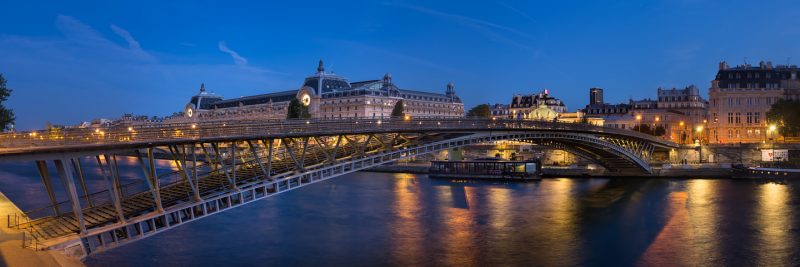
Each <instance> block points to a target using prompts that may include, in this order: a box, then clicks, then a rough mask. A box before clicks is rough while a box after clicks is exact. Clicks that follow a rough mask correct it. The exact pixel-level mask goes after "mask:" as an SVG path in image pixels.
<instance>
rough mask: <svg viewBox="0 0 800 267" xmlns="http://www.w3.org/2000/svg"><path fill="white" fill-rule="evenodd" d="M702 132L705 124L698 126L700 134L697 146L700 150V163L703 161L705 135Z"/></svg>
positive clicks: (698, 155)
mask: <svg viewBox="0 0 800 267" xmlns="http://www.w3.org/2000/svg"><path fill="white" fill-rule="evenodd" d="M702 133H703V125H700V126H697V135H698V136H700V137H699V138H698V139H697V148H698V150H697V157H698V159H697V161H698V162H699V163H703V137H702V136H703V135H702Z"/></svg>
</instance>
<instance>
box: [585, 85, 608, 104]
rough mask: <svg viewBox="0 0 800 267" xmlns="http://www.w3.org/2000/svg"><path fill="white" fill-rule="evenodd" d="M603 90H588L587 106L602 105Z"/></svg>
mask: <svg viewBox="0 0 800 267" xmlns="http://www.w3.org/2000/svg"><path fill="white" fill-rule="evenodd" d="M603 103H605V102H603V88H589V105H600V104H603Z"/></svg>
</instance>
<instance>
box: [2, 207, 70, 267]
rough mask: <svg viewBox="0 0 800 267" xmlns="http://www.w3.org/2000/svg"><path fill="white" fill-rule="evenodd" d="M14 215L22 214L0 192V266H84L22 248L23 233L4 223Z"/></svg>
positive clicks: (50, 252)
mask: <svg viewBox="0 0 800 267" xmlns="http://www.w3.org/2000/svg"><path fill="white" fill-rule="evenodd" d="M15 213H16V214H22V212H21V211H20V210H19V208H18V207H17V206H16V205H14V203H13V202H11V200H9V199H8V198H7V197H6V196H5V195H4V194H3V193H2V192H0V215H2V219H3V221H2V223H0V266H10V267H16V266H19V267H28V266H84V265H83V263H82V262H81V261H79V260H77V259H74V258H70V257H67V256H66V255H63V254H60V253H58V252H55V251H51V250H46V251H35V250H33V249H30V248H23V247H22V238H23V232H22V231H20V230H17V229H13V228H8V224H7V222H6V216H7V215H8V214H15Z"/></svg>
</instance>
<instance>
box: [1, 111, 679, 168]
mask: <svg viewBox="0 0 800 267" xmlns="http://www.w3.org/2000/svg"><path fill="white" fill-rule="evenodd" d="M491 130H521V131H535V130H549V131H567V132H584V133H593V134H607V135H620V136H625V137H629V138H635V139H640V140H644V141H647V142H648V143H651V144H655V145H658V146H662V147H677V145H676V144H674V143H672V142H668V141H665V140H662V139H660V138H657V137H654V136H651V135H647V134H643V133H639V132H635V131H631V130H624V129H616V128H609V127H602V126H594V125H590V124H584V123H561V122H548V121H521V120H512V119H498V120H487V119H467V118H460V119H453V118H415V119H411V120H403V119H353V118H350V119H313V120H297V121H294V120H289V121H232V122H202V123H173V124H147V125H138V126H127V125H118V126H109V127H103V128H93V129H89V128H70V129H53V130H43V131H29V132H16V133H2V134H0V160H2V159H3V158H13V157H25V156H31V155H32V156H34V157H37V158H39V159H41V158H42V157H44V156H45V155H49V154H63V153H73V154H75V153H78V154H80V153H85V154H87V155H93V154H94V153H96V151H98V150H105V151H108V150H115V149H117V150H124V149H131V148H143V147H151V146H160V145H170V144H178V143H197V142H219V141H230V140H244V139H250V138H282V137H300V136H319V135H335V134H375V133H403V132H414V133H419V132H442V131H472V132H476V131H491Z"/></svg>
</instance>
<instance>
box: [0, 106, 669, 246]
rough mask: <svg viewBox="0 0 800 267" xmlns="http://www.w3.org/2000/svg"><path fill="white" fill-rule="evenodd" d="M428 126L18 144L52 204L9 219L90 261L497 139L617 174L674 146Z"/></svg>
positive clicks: (510, 127) (504, 128) (497, 127)
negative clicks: (161, 167)
mask: <svg viewBox="0 0 800 267" xmlns="http://www.w3.org/2000/svg"><path fill="white" fill-rule="evenodd" d="M426 123H427V124H429V125H430V126H427V127H421V126H416V125H423V122H422V121H420V122H419V123H418V124H411V123H408V122H396V123H395V124H388V125H387V124H386V123H384V124H381V123H377V124H373V125H372V126H371V127H365V128H367V129H368V130H367V131H360V132H359V131H354V130H353V129H345V130H341V129H340V128H342V127H338V128H336V129H340V130H336V131H345V132H346V131H347V130H349V131H350V132H354V133H353V134H346V133H321V132H320V131H317V132H315V133H313V134H311V133H307V132H306V133H304V132H303V128H302V127H298V128H294V129H292V130H286V129H284V131H285V132H287V133H288V134H285V136H286V137H275V136H274V135H261V136H259V135H253V134H247V135H239V136H231V135H222V134H220V135H219V136H216V137H209V136H204V137H203V138H194V139H193V140H192V139H189V140H187V139H186V138H182V139H179V140H173V141H169V140H167V141H164V140H159V142H152V143H144V144H143V143H136V144H133V145H129V144H124V143H123V144H114V145H111V146H109V145H105V144H104V145H102V146H95V147H92V146H87V147H84V148H82V149H63V148H59V147H55V148H52V147H51V148H47V147H45V149H30V150H28V151H27V152H25V151H24V150H23V152H20V150H18V149H14V148H13V147H12V148H11V149H9V150H8V151H11V152H9V153H7V154H6V155H10V156H9V157H10V158H20V157H23V156H34V157H38V158H40V159H38V160H36V166H37V169H38V170H39V174H40V176H41V178H42V181H43V184H44V186H45V188H46V190H47V192H48V196H49V197H50V201H51V203H52V205H51V206H49V207H44V208H40V209H36V210H32V211H28V212H25V214H22V215H19V216H17V215H13V216H9V224H10V225H11V226H14V227H18V228H19V229H25V230H26V231H27V233H28V235H29V236H31V237H32V238H28V240H29V241H28V242H30V243H29V244H27V245H35V246H36V247H39V248H42V247H45V248H47V247H49V248H52V249H63V250H64V251H66V252H67V253H71V254H74V255H78V256H79V257H83V256H86V255H88V254H91V253H96V252H99V251H103V250H107V249H109V248H113V247H116V246H119V245H122V244H126V243H129V242H132V241H135V240H139V239H142V238H145V237H148V236H151V235H153V234H156V233H160V232H163V231H165V230H167V229H170V228H172V227H174V226H178V225H182V224H184V223H187V222H190V221H193V220H195V219H199V218H203V217H205V216H209V215H211V214H215V213H219V212H221V211H223V210H227V209H230V208H233V207H238V206H241V205H242V204H245V203H250V202H252V201H254V200H257V199H261V198H265V197H268V196H272V195H275V194H279V193H282V192H286V191H288V190H292V189H295V188H298V187H302V186H305V185H309V184H312V183H315V182H318V181H322V180H326V179H328V178H332V177H336V176H340V175H343V174H346V173H350V172H355V171H359V170H364V169H368V168H371V167H374V166H377V165H381V164H385V163H389V162H393V161H397V160H400V159H404V158H409V157H413V156H417V155H422V154H427V153H432V152H437V151H441V150H446V149H450V148H457V147H462V146H468V145H474V144H480V143H486V142H491V141H500V140H514V141H522V142H530V143H535V144H539V145H543V146H547V147H553V148H559V149H565V150H568V151H570V152H573V153H575V154H577V155H579V156H582V157H586V158H587V159H589V160H592V161H594V162H598V163H600V164H602V165H603V166H605V167H606V168H607V169H609V170H610V171H614V172H619V173H631V174H647V173H649V172H650V167H649V165H648V163H647V162H648V159H649V158H650V155H652V152H653V149H655V148H656V147H661V148H664V147H668V145H669V144H666V143H663V142H655V141H653V140H650V139H647V138H646V137H643V136H641V135H638V136H637V135H634V136H627V135H624V134H620V133H618V132H613V131H607V130H605V129H602V128H599V127H595V128H591V127H589V128H587V126H580V127H582V128H579V129H578V130H574V131H572V132H570V131H565V130H564V129H559V130H554V129H553V128H559V127H564V125H560V124H538V123H537V124H528V125H525V124H522V123H519V122H514V123H497V122H491V123H487V122H486V121H481V123H484V125H480V124H478V125H476V123H475V122H470V121H466V123H465V122H464V121H462V120H458V121H455V120H454V121H450V122H445V123H441V121H437V122H435V124H433V123H432V122H431V121H426ZM415 126H416V127H415ZM186 127H188V126H186ZM570 127H574V126H570ZM192 129H194V125H193V126H192ZM587 129H588V130H587ZM292 132H294V133H292ZM329 132H335V131H329ZM621 133H626V132H621ZM121 157H133V158H134V159H135V160H136V161H137V162H138V163H139V165H140V166H141V170H142V174H143V175H142V179H141V182H140V183H134V184H126V185H123V184H121V183H120V179H119V169H118V166H117V161H118V160H120V158H121ZM156 158H162V159H163V158H166V159H170V160H171V161H172V162H174V166H177V168H178V171H175V172H170V173H157V171H156V168H154V167H155V164H154V160H155V159H156ZM2 159H3V154H2V151H0V160H2ZM87 160H91V161H95V162H97V163H98V165H99V166H100V169H101V170H100V173H102V179H103V180H104V181H105V184H106V185H107V188H108V189H107V190H104V191H101V192H96V193H92V194H87V193H86V191H87V190H86V186H85V180H86V175H87V173H89V172H87V171H86V170H84V167H83V162H86V161H87ZM48 165H51V166H54V167H55V169H56V170H57V174H58V175H57V176H58V177H59V178H60V180H61V182H62V183H63V184H64V188H65V190H66V191H67V196H68V198H69V200H68V201H64V202H60V203H59V202H57V201H56V199H55V194H54V192H53V186H52V183H53V181H52V180H53V178H52V177H51V175H50V173H49V171H48V170H49V168H48ZM76 180H77V181H78V183H75V181H76ZM79 189H80V190H79ZM79 191H80V192H82V193H81V194H78V192H79Z"/></svg>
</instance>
